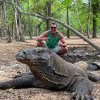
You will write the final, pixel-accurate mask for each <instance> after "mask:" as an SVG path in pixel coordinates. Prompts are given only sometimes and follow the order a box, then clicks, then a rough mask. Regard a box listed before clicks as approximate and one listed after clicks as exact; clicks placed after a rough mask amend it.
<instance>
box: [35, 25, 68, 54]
mask: <svg viewBox="0 0 100 100" xmlns="http://www.w3.org/2000/svg"><path fill="white" fill-rule="evenodd" d="M36 40H37V47H47V48H49V49H51V50H52V51H54V52H56V53H57V54H59V55H60V54H64V53H65V52H67V50H68V48H67V44H66V41H65V39H64V36H63V34H62V33H60V32H58V31H57V24H55V23H52V24H51V26H50V30H48V31H45V32H44V33H43V34H42V35H40V36H39V37H37V39H36Z"/></svg>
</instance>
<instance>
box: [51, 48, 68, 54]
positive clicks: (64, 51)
mask: <svg viewBox="0 0 100 100" xmlns="http://www.w3.org/2000/svg"><path fill="white" fill-rule="evenodd" d="M52 51H54V52H55V53H57V54H58V55H61V54H64V53H66V52H67V51H68V48H67V47H61V46H56V47H55V48H54V49H52Z"/></svg>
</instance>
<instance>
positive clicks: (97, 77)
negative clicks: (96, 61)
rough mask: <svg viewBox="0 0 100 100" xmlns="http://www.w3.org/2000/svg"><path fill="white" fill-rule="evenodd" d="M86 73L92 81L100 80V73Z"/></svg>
mask: <svg viewBox="0 0 100 100" xmlns="http://www.w3.org/2000/svg"><path fill="white" fill-rule="evenodd" d="M86 73H87V76H88V78H89V80H91V81H92V82H100V75H95V74H93V73H91V72H86Z"/></svg>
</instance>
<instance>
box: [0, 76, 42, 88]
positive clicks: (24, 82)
mask: <svg viewBox="0 0 100 100" xmlns="http://www.w3.org/2000/svg"><path fill="white" fill-rule="evenodd" d="M28 87H36V88H44V85H43V84H42V83H41V82H40V81H39V80H37V79H36V78H35V77H34V76H33V75H25V76H22V77H21V76H20V77H18V78H15V79H13V80H10V81H6V82H0V89H9V88H17V89H18V88H28Z"/></svg>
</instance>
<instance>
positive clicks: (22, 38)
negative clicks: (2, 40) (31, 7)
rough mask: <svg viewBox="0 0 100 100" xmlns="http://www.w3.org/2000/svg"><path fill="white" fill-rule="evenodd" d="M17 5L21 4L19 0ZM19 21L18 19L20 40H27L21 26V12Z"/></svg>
mask: <svg viewBox="0 0 100 100" xmlns="http://www.w3.org/2000/svg"><path fill="white" fill-rule="evenodd" d="M17 5H18V6H19V2H18V0H17ZM19 7H20V6H19ZM17 21H18V27H19V38H20V41H22V42H25V38H24V36H23V34H22V27H21V26H22V25H21V13H18V20H17Z"/></svg>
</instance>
